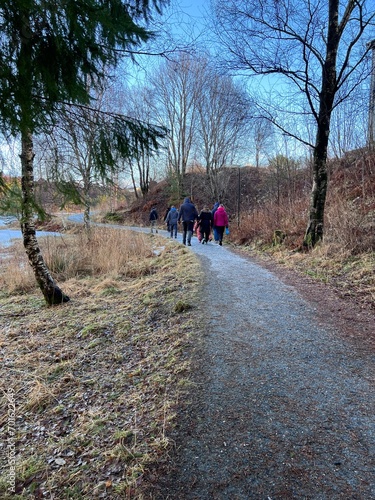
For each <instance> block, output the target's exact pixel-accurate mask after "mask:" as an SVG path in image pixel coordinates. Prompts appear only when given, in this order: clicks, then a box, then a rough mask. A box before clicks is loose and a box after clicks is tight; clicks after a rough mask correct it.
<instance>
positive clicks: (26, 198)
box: [21, 132, 69, 306]
mask: <svg viewBox="0 0 375 500" xmlns="http://www.w3.org/2000/svg"><path fill="white" fill-rule="evenodd" d="M33 163H34V151H33V140H32V136H31V134H30V132H24V133H23V134H22V153H21V164H22V219H21V230H22V235H23V244H24V247H25V250H26V254H27V257H28V259H29V263H30V265H31V267H32V268H33V271H34V275H35V278H36V281H37V283H38V285H39V287H40V289H41V291H42V293H43V295H44V298H45V300H46V302H47V304H48V305H50V306H52V305H56V304H61V303H62V302H68V301H69V297H68V296H67V295H65V294H64V293H63V292H62V291H61V290H60V288H59V287H58V286H57V285H56V284H55V282H54V280H53V278H52V276H51V274H50V272H49V271H48V268H47V266H46V264H45V262H44V260H43V256H42V254H41V252H40V249H39V245H38V241H37V239H36V233H35V224H34V218H33V215H34V214H33V204H34V174H33Z"/></svg>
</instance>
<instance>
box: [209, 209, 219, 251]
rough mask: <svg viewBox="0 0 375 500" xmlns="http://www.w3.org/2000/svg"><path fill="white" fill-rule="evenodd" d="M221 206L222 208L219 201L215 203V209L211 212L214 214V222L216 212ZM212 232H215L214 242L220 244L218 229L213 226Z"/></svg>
mask: <svg viewBox="0 0 375 500" xmlns="http://www.w3.org/2000/svg"><path fill="white" fill-rule="evenodd" d="M219 206H220V202H219V201H217V202H216V203H215V205H214V208H213V209H212V211H211V213H212V220H214V216H215V212H216V210H217V209H218V208H219ZM212 230H213V233H214V240H215V242H216V243H218V242H219V233H218V231H217V229H216V227H215V226H213V228H212Z"/></svg>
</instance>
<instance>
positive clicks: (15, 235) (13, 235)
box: [0, 216, 61, 248]
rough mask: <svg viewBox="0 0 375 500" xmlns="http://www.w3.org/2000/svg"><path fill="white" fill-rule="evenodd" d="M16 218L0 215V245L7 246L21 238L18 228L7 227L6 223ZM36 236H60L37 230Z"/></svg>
mask: <svg viewBox="0 0 375 500" xmlns="http://www.w3.org/2000/svg"><path fill="white" fill-rule="evenodd" d="M15 220H17V219H16V218H15V217H3V216H1V217H0V247H3V248H5V247H9V246H10V245H11V244H12V241H13V240H16V239H22V233H21V230H20V229H7V225H8V224H10V223H11V222H14V221H15ZM36 236H37V237H39V236H61V234H60V233H54V232H52V231H37V232H36Z"/></svg>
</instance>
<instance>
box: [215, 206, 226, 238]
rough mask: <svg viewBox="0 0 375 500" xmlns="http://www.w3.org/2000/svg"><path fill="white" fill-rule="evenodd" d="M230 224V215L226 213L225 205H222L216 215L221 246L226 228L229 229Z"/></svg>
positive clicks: (216, 225)
mask: <svg viewBox="0 0 375 500" xmlns="http://www.w3.org/2000/svg"><path fill="white" fill-rule="evenodd" d="M228 224H229V218H228V214H227V213H226V211H225V208H224V205H221V204H220V205H219V207H218V209H217V210H216V212H215V215H214V226H215V227H216V230H217V235H218V239H219V245H220V246H221V245H222V244H223V236H224V230H225V228H227V229H228Z"/></svg>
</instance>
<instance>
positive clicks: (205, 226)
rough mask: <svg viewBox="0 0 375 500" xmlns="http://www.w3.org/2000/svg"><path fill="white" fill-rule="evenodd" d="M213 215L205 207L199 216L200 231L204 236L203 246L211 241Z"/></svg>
mask: <svg viewBox="0 0 375 500" xmlns="http://www.w3.org/2000/svg"><path fill="white" fill-rule="evenodd" d="M212 219H213V217H212V213H211V210H209V209H208V208H207V207H204V208H203V210H202V211H201V213H200V214H199V215H198V224H199V231H200V233H201V235H202V245H204V244H205V243H206V244H207V243H208V241H209V239H210V233H211V228H212Z"/></svg>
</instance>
